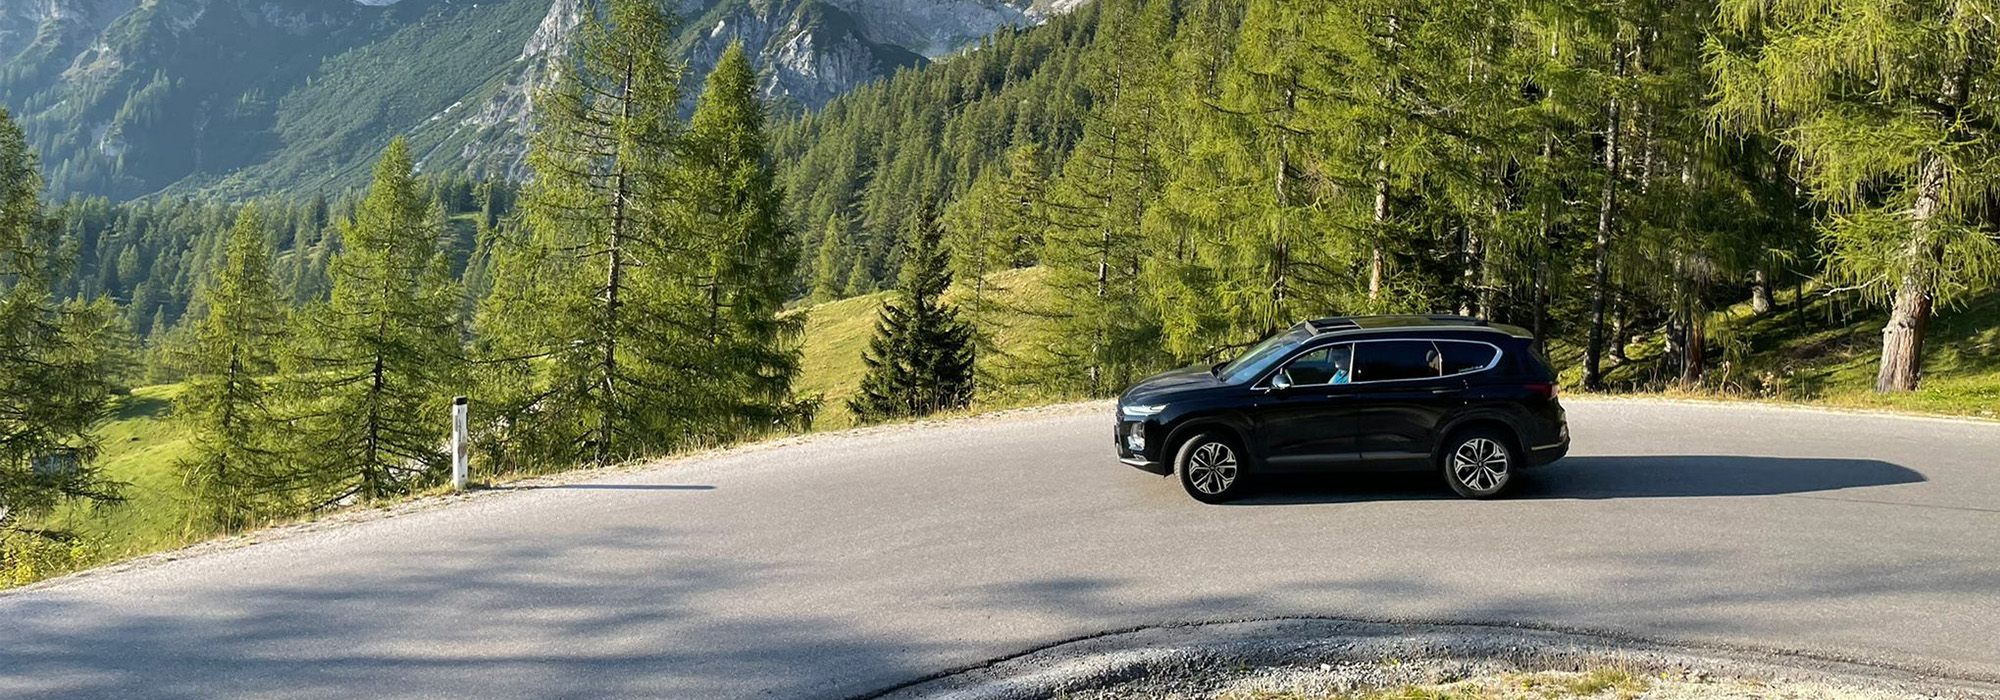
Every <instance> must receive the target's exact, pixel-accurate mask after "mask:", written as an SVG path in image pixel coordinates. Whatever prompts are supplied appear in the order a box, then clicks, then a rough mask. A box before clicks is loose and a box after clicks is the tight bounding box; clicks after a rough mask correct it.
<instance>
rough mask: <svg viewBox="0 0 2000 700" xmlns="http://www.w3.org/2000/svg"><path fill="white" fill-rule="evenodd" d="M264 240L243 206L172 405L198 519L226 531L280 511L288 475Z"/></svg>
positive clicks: (279, 314)
mask: <svg viewBox="0 0 2000 700" xmlns="http://www.w3.org/2000/svg"><path fill="white" fill-rule="evenodd" d="M264 238H265V223H264V219H263V218H262V217H261V216H260V215H259V213H258V210H257V208H256V207H255V206H249V205H246V206H244V207H243V209H242V211H241V212H240V213H239V214H238V215H237V219H236V225H235V226H234V227H233V228H232V229H231V230H230V234H229V248H228V253H227V257H226V258H225V259H224V262H223V266H222V269H221V271H220V273H219V274H218V275H217V276H216V278H215V279H214V280H213V281H212V282H211V283H210V284H209V285H208V286H207V288H206V289H205V290H204V291H203V297H204V300H205V302H206V315H204V316H203V317H202V318H200V319H199V320H198V321H195V323H194V327H193V328H194V332H193V340H194V342H193V343H192V344H191V345H190V347H188V348H187V349H186V350H185V352H186V353H187V358H186V364H187V367H186V369H187V372H188V381H187V388H186V389H185V390H183V391H182V392H181V393H180V395H178V396H176V397H175V399H174V416H175V417H176V418H177V419H179V420H180V421H181V422H182V423H184V424H185V425H186V426H187V427H188V429H189V431H190V432H191V433H192V435H193V437H192V442H193V444H194V454H193V455H192V456H190V457H187V458H184V459H182V460H181V461H180V462H179V464H178V465H176V466H177V467H178V468H179V470H180V472H181V478H182V480H183V482H184V483H185V484H186V486H187V490H188V493H189V494H190V495H191V496H192V497H193V498H192V500H193V502H194V505H195V508H196V511H197V512H198V513H199V517H201V518H202V519H204V520H206V521H207V524H208V525H211V526H214V527H217V528H221V529H224V530H234V529H237V528H241V527H243V526H245V525H248V524H250V523H251V522H252V521H253V520H255V519H256V518H257V517H258V516H260V515H265V514H268V513H271V512H274V511H278V510H281V509H282V505H281V504H280V503H277V502H274V499H273V498H272V497H271V495H272V494H273V493H274V491H276V490H277V489H278V488H279V487H280V486H282V484H283V481H284V479H285V477H286V467H287V464H286V462H285V460H284V457H283V453H282V452H281V451H280V450H279V449H277V444H276V443H275V440H276V435H275V433H274V430H275V429H276V427H277V421H276V420H275V415H274V414H273V413H272V411H273V409H274V408H275V406H274V405H273V396H272V394H273V392H272V389H273V387H272V382H273V380H274V377H273V375H274V374H275V373H276V371H277V347H278V346H279V344H280V343H281V342H282V340H283V335H284V330H285V329H284V323H285V317H284V310H283V307H282V306H281V302H280V301H279V299H280V297H279V295H278V289H277V283H276V282H275V280H274V279H273V277H272V274H271V263H270V254H269V252H268V251H267V250H266V249H265V245H264Z"/></svg>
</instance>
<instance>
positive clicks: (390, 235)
mask: <svg viewBox="0 0 2000 700" xmlns="http://www.w3.org/2000/svg"><path fill="white" fill-rule="evenodd" d="M412 168H413V166H412V163H411V161H410V152H409V146H408V145H407V144H406V143H404V142H403V140H402V139H397V140H395V141H394V142H392V143H390V144H389V148H388V150H387V152H385V153H384V154H383V155H382V160H381V162H379V163H377V164H376V166H375V180H374V183H373V184H372V185H371V186H370V187H369V190H368V196H367V198H366V199H364V200H362V202H361V204H360V206H359V207H358V208H357V209H356V210H355V213H354V218H353V219H351V220H348V221H345V222H343V224H342V226H341V239H342V242H343V245H342V247H341V251H340V252H339V253H338V254H337V255H335V256H334V258H333V260H332V262H331V264H330V266H329V268H328V274H329V276H330V277H331V278H332V284H333V293H332V296H331V298H329V299H328V300H327V301H325V302H321V303H318V304H314V305H313V306H310V307H307V308H306V309H304V310H303V312H302V313H301V314H300V315H299V318H300V325H299V328H298V330H297V331H296V332H294V333H293V337H294V338H296V339H297V340H298V342H297V343H296V344H295V346H294V347H293V348H292V349H291V352H289V353H288V356H287V357H286V358H285V364H286V367H285V369H286V373H287V374H288V375H289V376H290V377H291V379H292V385H291V386H290V387H288V393H289V395H290V396H291V397H292V399H293V401H292V403H291V405H290V407H289V412H288V415H287V416H286V418H288V419H293V425H294V426H295V427H294V428H293V429H292V431H291V434H292V438H291V440H290V441H289V444H288V445H287V446H286V447H287V449H289V450H291V451H292V453H293V454H295V455H297V456H298V458H299V459H300V464H301V467H302V471H300V472H299V473H297V474H296V475H295V476H296V477H297V478H299V479H300V480H301V481H302V483H299V484H297V486H299V487H301V488H303V489H304V490H305V491H306V492H307V493H310V494H311V496H312V498H313V500H312V501H311V502H310V503H307V505H308V506H310V507H324V506H329V505H334V504H339V503H345V502H349V501H351V500H361V501H372V500H375V499H379V498H383V497H386V496H391V495H395V494H401V493H408V492H410V491H412V490H415V489H418V488H422V487H424V486H427V485H430V484H434V483H437V481H439V480H440V479H442V478H443V477H444V475H445V471H446V469H447V468H448V466H449V463H448V461H447V459H446V455H445V454H444V453H443V452H442V445H443V444H444V438H445V433H446V429H447V427H448V422H447V421H446V420H445V417H446V415H447V414H446V408H447V406H449V405H450V403H451V400H452V397H453V395H454V394H455V393H456V392H457V390H458V389H460V387H461V379H460V378H461V372H462V367H461V364H460V358H461V354H460V351H459V340H460V332H461V331H460V328H459V320H458V319H459V308H460V304H461V303H462V302H461V292H460V291H459V288H458V286H457V285H456V284H455V283H453V282H452V281H451V279H450V277H449V272H450V265H449V263H448V261H447V260H446V259H445V257H444V256H443V255H440V254H439V252H438V248H439V242H440V240H441V239H442V237H443V236H444V235H445V231H444V221H443V219H444V214H443V210H442V208H441V207H439V206H437V205H436V204H435V203H433V202H426V201H425V200H424V198H423V196H422V191H421V188H420V186H419V183H418V182H417V180H416V178H415V176H414V175H413V174H412Z"/></svg>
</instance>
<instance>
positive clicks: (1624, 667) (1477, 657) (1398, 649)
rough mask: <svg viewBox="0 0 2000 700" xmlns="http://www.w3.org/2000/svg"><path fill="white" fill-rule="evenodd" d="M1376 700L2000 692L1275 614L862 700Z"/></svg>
mask: <svg viewBox="0 0 2000 700" xmlns="http://www.w3.org/2000/svg"><path fill="white" fill-rule="evenodd" d="M1607 671H1608V673H1607ZM1605 676H1609V677H1610V679H1609V681H1608V682H1607V680H1606V679H1605V678H1604V677H1605ZM1371 696H1372V697H1383V696H1388V697H1411V696H1414V697H1418V698H1432V699H1434V700H1435V699H1437V698H1445V699H1447V700H1450V699H1453V698H1457V699H1459V700H1466V699H1478V700H1509V699H1513V698H1539V699H1541V700H1553V699H1557V698H1576V697H1604V698H1622V699H1623V700H1632V699H1633V698H1642V697H1643V698H1674V699H1677V700H1678V699H1686V700H1703V699H1712V698H1814V699H1823V700H1906V699H1914V698H1948V699H1954V700H1956V699H1964V700H1973V699H1989V698H2000V684H1996V683H1993V682H1990V681H1979V680H1967V679H1961V678H1948V677H1941V676H1936V675H1931V674H1929V673H1926V672H1924V671H1921V670H1912V669H1905V668H1893V667H1886V666H1880V665H1873V664H1867V663H1861V662H1856V661H1847V660H1838V659H1829V658H1820V657H1813V656H1807V655H1798V654H1787V653H1778V652H1770V651H1756V650H1748V649H1732V648H1724V647H1687V646H1674V645H1668V644H1661V643H1654V642H1648V641H1642V640H1636V639H1621V638H1615V637H1606V636H1598V635H1586V634H1577V633H1568V632H1559V631H1552V630H1537V629H1524V628H1517V627H1497V626H1484V625H1468V624H1399V623H1383V622H1363V621H1354V620H1336V619H1275V620H1251V621H1242V622H1226V623H1213V624H1195V625H1174V626H1164V627H1152V628H1145V629H1139V630H1129V631H1125V632H1119V633H1114V634H1107V635H1102V636H1096V637H1090V638H1087V639H1080V640H1074V641H1070V642H1065V643H1061V644H1056V645H1052V646H1049V647H1044V648H1041V649H1037V650H1034V651H1031V652H1028V653H1024V654H1021V655H1019V656H1014V657H1010V658H1006V659H999V660H995V661H992V662H989V663H987V664H982V665H979V666H975V667H972V668H968V669H964V670H961V671H959V672H956V673H952V674H947V675H942V676H939V677H935V678H931V679H927V680H924V681H921V682H916V683H912V684H909V685H906V686H904V687H900V688H896V689H893V690H890V691H887V692H883V693H877V694H870V695H865V696H859V698H857V699H856V700H864V699H865V700H1031V699H1032V700H1039V699H1044V698H1063V699H1065V700H1139V699H1142V698H1143V699H1146V700H1168V699H1172V700H1318V699H1320V698H1368V697H1371Z"/></svg>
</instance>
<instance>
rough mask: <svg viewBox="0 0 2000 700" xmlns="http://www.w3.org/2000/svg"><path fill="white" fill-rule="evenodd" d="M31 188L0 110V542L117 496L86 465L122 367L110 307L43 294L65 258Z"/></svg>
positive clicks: (22, 155) (14, 129) (21, 144)
mask: <svg viewBox="0 0 2000 700" xmlns="http://www.w3.org/2000/svg"><path fill="white" fill-rule="evenodd" d="M41 189H42V178H41V174H40V172H39V171H38V170H37V168H36V165H35V158H34V156H33V155H32V154H31V153H30V152H29V150H28V146H27V143H26V142H25V140H24V139H23V136H22V133H21V129H20V127H18V126H16V125H15V124H14V121H13V118H12V117H11V116H10V115H9V114H8V113H7V111H6V110H5V109H0V540H4V539H6V538H7V537H9V536H10V535H12V534H14V533H20V532H23V531H29V530H32V531H34V532H35V534H38V535H43V536H54V537H61V536H63V535H64V534H65V533H60V532H54V531H50V530H46V529H40V528H38V527H36V526H35V525H34V524H33V523H35V521H36V519H37V518H39V517H40V516H43V515H46V514H48V513H49V512H50V511H51V510H54V509H55V507H56V506H58V505H60V504H63V503H77V502H85V503H93V502H94V503H113V502H117V501H119V500H120V497H119V493H118V486H119V484H116V483H114V482H112V481H110V480H109V479H107V478H106V477H105V476H104V475H103V474H102V473H101V472H100V471H98V470H97V469H96V468H95V467H94V466H93V465H92V464H91V462H92V460H93V459H95V457H96V456H97V448H98V441H97V437H96V435H95V433H94V429H95V428H96V426H97V425H98V423H99V422H101V421H103V420H104V419H105V418H106V417H107V415H108V412H109V411H110V407H111V400H112V393H113V389H114V386H113V385H112V381H113V378H114V377H116V376H117V374H118V372H119V369H120V365H121V363H122V358H121V356H120V344H119V342H118V338H117V331H118V329H117V328H116V327H115V325H114V324H116V323H117V319H116V310H115V309H113V308H112V307H111V305H110V303H109V302H108V301H101V302H97V303H90V304H86V303H82V302H70V303H58V302H57V301H56V299H55V296H54V294H53V293H51V291H50V290H51V288H52V287H53V284H54V280H55V279H56V278H57V277H59V276H60V275H61V274H62V273H63V272H64V271H65V270H66V268H67V267H68V261H67V260H66V259H65V257H64V256H63V255H62V254H61V253H60V250H61V249H60V247H59V246H58V244H57V242H56V239H55V235H54V234H55V230H56V229H55V226H54V222H52V221H51V220H49V218H48V217H47V216H46V214H45V213H44V211H43V209H42V202H41ZM7 551H12V550H11V548H0V559H4V558H5V554H4V553H5V552H7ZM11 564H12V562H8V561H4V560H0V570H6V569H10V568H11Z"/></svg>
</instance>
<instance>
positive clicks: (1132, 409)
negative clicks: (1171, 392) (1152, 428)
mask: <svg viewBox="0 0 2000 700" xmlns="http://www.w3.org/2000/svg"><path fill="white" fill-rule="evenodd" d="M1164 410H1167V405H1166V404H1163V403H1156V404H1152V405H1132V406H1120V407H1119V408H1118V412H1119V413H1123V414H1125V415H1128V416H1150V415H1153V414H1155V413H1159V412H1161V411H1164Z"/></svg>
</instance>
